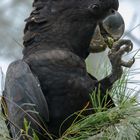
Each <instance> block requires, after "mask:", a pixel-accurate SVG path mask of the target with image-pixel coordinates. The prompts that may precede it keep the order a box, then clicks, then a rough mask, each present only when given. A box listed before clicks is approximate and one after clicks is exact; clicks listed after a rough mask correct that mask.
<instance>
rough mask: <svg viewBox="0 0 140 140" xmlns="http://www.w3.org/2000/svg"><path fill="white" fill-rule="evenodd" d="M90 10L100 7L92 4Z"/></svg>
mask: <svg viewBox="0 0 140 140" xmlns="http://www.w3.org/2000/svg"><path fill="white" fill-rule="evenodd" d="M88 8H89V9H92V10H94V9H99V5H98V4H91V5H90V6H89V7H88Z"/></svg>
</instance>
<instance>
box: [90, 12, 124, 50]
mask: <svg viewBox="0 0 140 140" xmlns="http://www.w3.org/2000/svg"><path fill="white" fill-rule="evenodd" d="M124 30H125V23H124V20H123V18H122V16H121V14H120V13H119V12H117V11H114V12H113V13H112V14H111V15H109V16H108V17H106V18H105V19H104V20H103V21H102V22H100V23H99V24H98V26H97V28H96V30H95V32H94V35H93V38H92V40H91V45H90V50H92V52H100V51H103V50H105V49H106V48H107V47H109V46H108V42H107V41H108V38H111V39H112V40H113V41H117V40H119V39H120V38H121V37H122V35H123V33H124ZM109 48H110V47H109Z"/></svg>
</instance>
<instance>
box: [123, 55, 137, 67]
mask: <svg viewBox="0 0 140 140" xmlns="http://www.w3.org/2000/svg"><path fill="white" fill-rule="evenodd" d="M134 63H135V58H134V57H133V58H132V59H131V60H129V61H128V62H125V61H123V60H122V61H121V65H122V66H124V67H127V68H130V67H132V65H133V64H134Z"/></svg>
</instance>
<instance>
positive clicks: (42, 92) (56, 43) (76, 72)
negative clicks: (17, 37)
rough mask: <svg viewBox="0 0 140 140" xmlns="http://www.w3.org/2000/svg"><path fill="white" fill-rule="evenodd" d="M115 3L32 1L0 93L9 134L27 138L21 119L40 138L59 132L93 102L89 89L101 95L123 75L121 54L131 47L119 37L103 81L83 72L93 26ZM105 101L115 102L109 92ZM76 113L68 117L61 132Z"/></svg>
mask: <svg viewBox="0 0 140 140" xmlns="http://www.w3.org/2000/svg"><path fill="white" fill-rule="evenodd" d="M118 6H119V3H118V0H35V1H34V3H33V7H34V10H33V11H32V12H31V15H30V17H29V18H27V19H26V22H27V23H26V26H25V29H24V43H23V44H24V50H23V59H21V60H17V61H15V62H13V63H12V64H10V66H9V68H8V71H7V75H6V83H5V90H4V93H3V104H4V105H5V106H6V107H5V108H4V113H5V115H6V116H7V122H8V128H9V131H10V133H11V136H12V137H13V138H17V137H18V138H19V139H21V140H22V139H27V136H25V133H24V131H22V133H21V129H25V128H24V127H25V125H24V123H25V120H27V122H30V129H29V134H31V135H32V133H33V132H32V130H34V132H35V133H37V135H38V136H39V138H40V140H48V139H51V138H52V137H54V138H55V137H59V134H58V133H59V127H60V125H61V124H62V122H63V121H64V120H65V119H66V118H67V117H68V116H70V115H71V114H73V113H74V112H76V111H79V110H81V109H83V108H84V107H85V106H87V105H88V104H89V105H88V106H87V108H90V107H91V105H90V96H89V94H90V93H92V92H93V91H94V90H97V89H98V88H100V91H101V96H100V97H101V100H103V99H104V96H105V95H106V91H107V90H109V89H111V87H112V85H113V83H114V82H115V81H116V80H117V79H119V78H120V77H121V74H122V68H121V67H122V66H126V65H127V63H125V62H123V61H121V56H122V55H123V54H124V53H125V52H129V51H131V49H132V43H131V41H129V40H123V41H120V42H119V43H118V44H119V45H118V44H114V46H113V48H112V50H111V52H110V53H109V59H110V62H111V65H112V73H111V74H110V75H109V76H107V77H105V78H104V79H103V80H101V81H98V80H97V79H96V78H95V77H93V76H91V74H89V73H88V72H87V70H86V65H85V59H86V58H87V56H88V55H89V53H90V49H89V45H90V41H91V39H92V35H93V33H94V31H95V28H96V26H97V25H98V24H99V23H101V22H102V20H103V19H104V18H106V17H107V16H109V15H111V14H114V12H116V11H117V10H118ZM125 44H126V46H125V47H123V48H121V46H122V45H125ZM132 63H133V62H131V65H132ZM129 64H130V63H129ZM127 66H128V65H127ZM129 66H130V65H129ZM103 102H104V100H103ZM107 102H108V104H107V106H106V107H107V108H109V107H113V106H114V103H113V101H112V99H111V97H110V96H108V97H107ZM89 113H92V112H86V113H85V115H86V114H89ZM74 119H75V116H73V117H71V118H70V119H68V121H66V123H65V124H64V125H63V126H62V130H61V131H62V133H63V132H64V131H65V130H66V129H67V128H68V127H69V126H70V125H71V123H72V122H73V120H74ZM44 124H45V125H44ZM44 126H46V128H45V127H44ZM31 128H32V129H31ZM49 134H52V136H50V135H49Z"/></svg>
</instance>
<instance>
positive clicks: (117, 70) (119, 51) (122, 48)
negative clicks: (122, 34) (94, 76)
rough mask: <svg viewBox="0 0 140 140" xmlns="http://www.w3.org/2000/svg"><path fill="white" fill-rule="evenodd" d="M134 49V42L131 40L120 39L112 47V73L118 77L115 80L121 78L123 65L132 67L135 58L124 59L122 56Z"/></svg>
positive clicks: (110, 58) (110, 57)
mask: <svg viewBox="0 0 140 140" xmlns="http://www.w3.org/2000/svg"><path fill="white" fill-rule="evenodd" d="M132 49H133V43H132V42H131V41H130V40H124V39H122V40H119V41H116V42H114V44H113V47H112V49H111V50H110V51H109V53H108V57H109V60H110V62H111V65H112V75H114V77H116V78H115V79H114V80H113V81H115V80H117V79H119V78H120V77H121V75H122V73H123V69H122V66H124V67H128V68H130V67H131V66H132V65H133V64H134V62H135V58H132V59H131V60H129V61H127V62H126V61H124V60H122V56H123V55H124V54H125V53H129V52H131V51H132Z"/></svg>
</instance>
